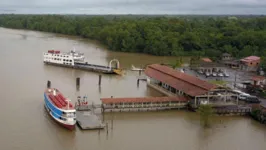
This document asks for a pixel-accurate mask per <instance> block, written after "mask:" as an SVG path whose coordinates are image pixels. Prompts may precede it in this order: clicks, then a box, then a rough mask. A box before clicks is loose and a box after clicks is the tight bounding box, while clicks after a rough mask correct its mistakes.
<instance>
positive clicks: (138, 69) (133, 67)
mask: <svg viewBox="0 0 266 150" xmlns="http://www.w3.org/2000/svg"><path fill="white" fill-rule="evenodd" d="M131 70H132V71H143V70H144V69H141V68H136V67H135V66H134V65H132V66H131Z"/></svg>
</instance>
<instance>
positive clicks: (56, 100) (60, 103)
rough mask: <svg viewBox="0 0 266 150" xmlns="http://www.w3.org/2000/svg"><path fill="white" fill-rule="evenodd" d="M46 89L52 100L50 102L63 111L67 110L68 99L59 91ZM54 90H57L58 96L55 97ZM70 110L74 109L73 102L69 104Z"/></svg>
mask: <svg viewBox="0 0 266 150" xmlns="http://www.w3.org/2000/svg"><path fill="white" fill-rule="evenodd" d="M50 90H51V91H49V90H48V89H46V91H45V93H46V95H47V96H48V98H49V99H50V101H51V102H52V103H53V104H54V105H55V106H57V107H58V108H61V109H67V101H66V98H65V97H64V96H63V95H62V93H61V92H60V91H59V90H58V89H55V88H54V89H50ZM53 90H56V95H53ZM69 109H74V106H73V105H72V103H71V102H69Z"/></svg>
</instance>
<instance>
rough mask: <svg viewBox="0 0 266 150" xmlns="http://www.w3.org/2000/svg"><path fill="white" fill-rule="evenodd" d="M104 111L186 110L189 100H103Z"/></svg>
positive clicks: (145, 98)
mask: <svg viewBox="0 0 266 150" xmlns="http://www.w3.org/2000/svg"><path fill="white" fill-rule="evenodd" d="M101 101H102V106H101V108H102V110H103V111H104V112H108V111H156V110H169V109H180V108H185V107H186V106H187V104H188V99H187V98H186V97H184V96H175V97H136V98H102V99H101Z"/></svg>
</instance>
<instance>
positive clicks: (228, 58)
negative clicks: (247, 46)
mask: <svg viewBox="0 0 266 150" xmlns="http://www.w3.org/2000/svg"><path fill="white" fill-rule="evenodd" d="M232 59H233V57H232V56H231V55H230V54H228V53H223V54H222V61H228V60H232Z"/></svg>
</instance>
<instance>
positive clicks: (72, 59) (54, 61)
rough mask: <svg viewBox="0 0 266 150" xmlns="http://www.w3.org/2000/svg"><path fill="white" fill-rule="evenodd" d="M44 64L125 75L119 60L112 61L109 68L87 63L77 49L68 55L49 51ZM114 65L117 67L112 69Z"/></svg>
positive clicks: (44, 56)
mask: <svg viewBox="0 0 266 150" xmlns="http://www.w3.org/2000/svg"><path fill="white" fill-rule="evenodd" d="M43 62H44V63H45V64H50V65H56V66H62V67H69V68H76V69H83V70H87V71H94V72H100V73H106V74H119V75H122V74H123V73H122V69H120V64H119V61H118V60H117V59H113V60H111V61H110V62H109V65H108V66H102V65H96V64H90V63H88V62H86V61H85V56H84V54H83V53H80V52H76V51H75V49H74V50H71V51H70V52H67V53H65V52H61V51H59V50H48V52H45V53H43ZM112 63H115V67H112Z"/></svg>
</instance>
